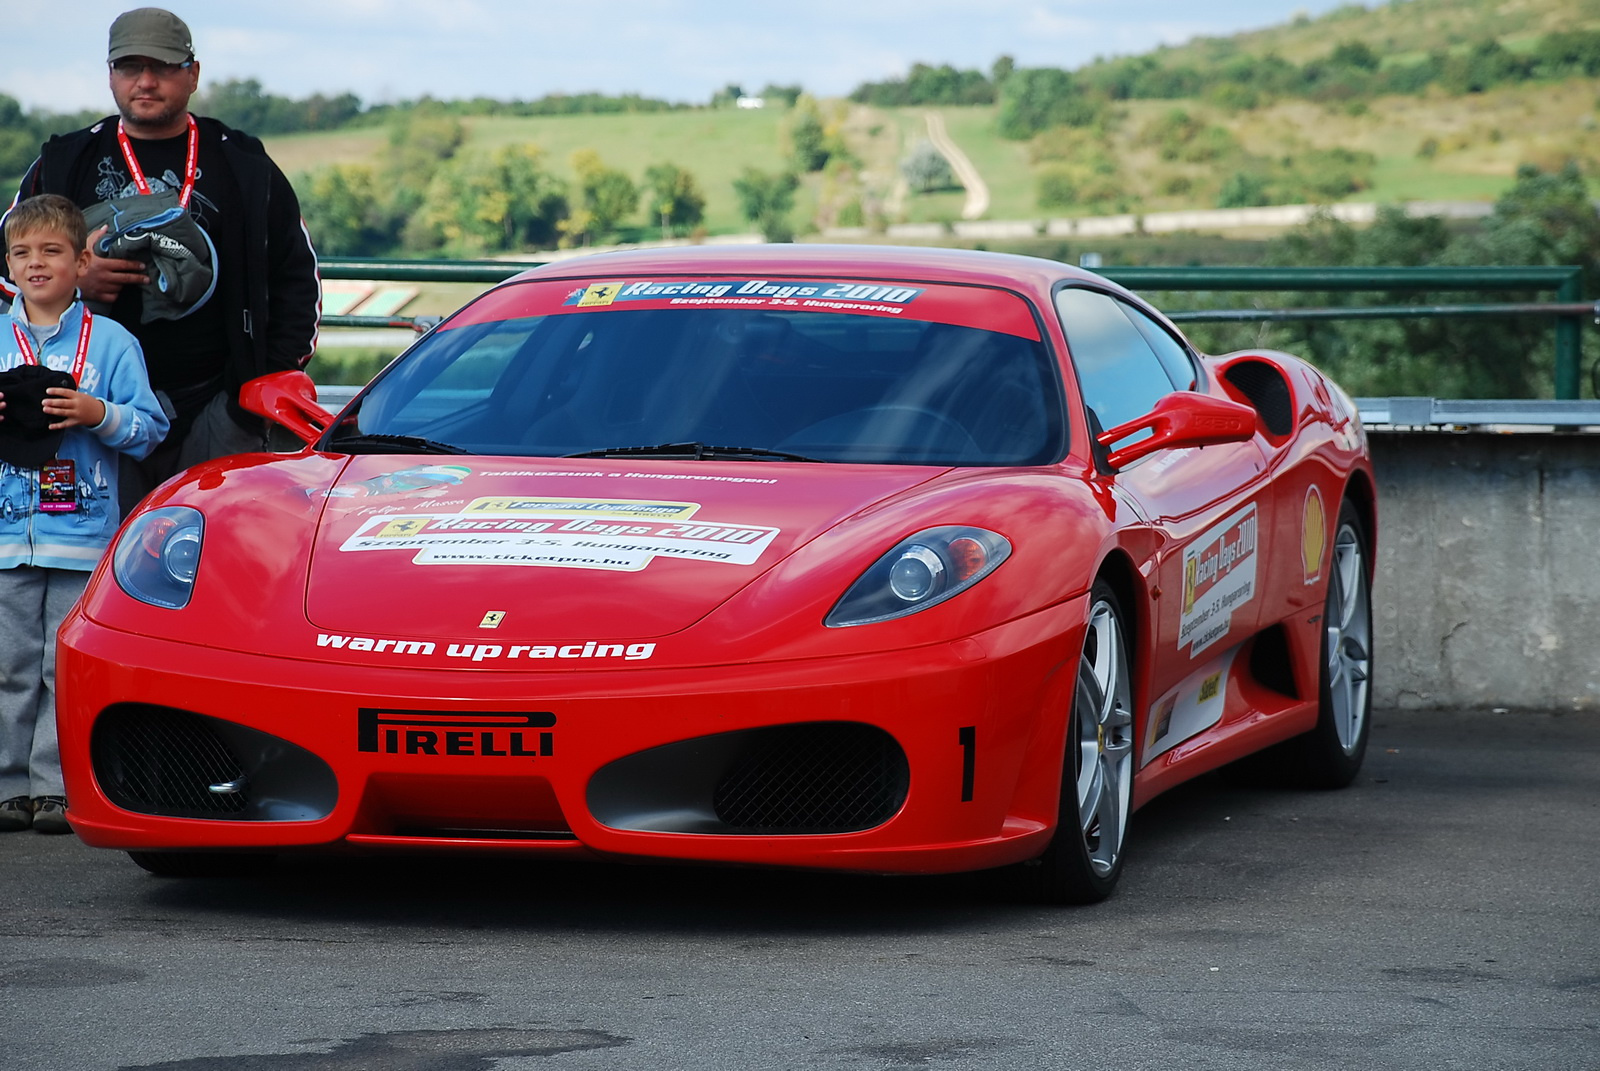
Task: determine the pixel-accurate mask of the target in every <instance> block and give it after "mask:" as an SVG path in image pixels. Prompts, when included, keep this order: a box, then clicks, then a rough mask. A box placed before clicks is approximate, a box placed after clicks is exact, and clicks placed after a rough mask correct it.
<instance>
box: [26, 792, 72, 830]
mask: <svg viewBox="0 0 1600 1071" xmlns="http://www.w3.org/2000/svg"><path fill="white" fill-rule="evenodd" d="M33 831H34V832H35V833H71V832H72V827H71V826H69V825H67V798H66V797H65V796H35V797H34V798H33Z"/></svg>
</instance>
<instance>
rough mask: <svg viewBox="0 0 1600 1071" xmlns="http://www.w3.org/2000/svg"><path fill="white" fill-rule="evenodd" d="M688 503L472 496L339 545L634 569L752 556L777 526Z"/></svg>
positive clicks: (436, 556)
mask: <svg viewBox="0 0 1600 1071" xmlns="http://www.w3.org/2000/svg"><path fill="white" fill-rule="evenodd" d="M699 508H700V506H699V504H697V503H693V502H648V501H635V500H613V501H601V500H595V499H577V498H516V497H499V498H480V499H476V500H474V501H473V502H471V503H470V504H468V505H467V506H466V508H465V509H463V510H462V512H460V513H414V514H406V515H401V514H390V515H387V516H378V517H371V518H368V519H367V520H365V521H363V522H362V524H361V526H360V527H359V528H358V529H356V531H355V532H354V533H353V534H352V535H351V536H350V537H349V538H348V539H346V540H345V541H344V543H343V545H341V546H340V548H339V549H340V550H341V551H346V552H367V551H380V552H381V551H390V552H393V551H411V552H413V553H414V556H413V557H412V559H411V560H412V562H413V563H414V564H417V565H532V566H546V567H554V568H561V569H599V570H605V571H613V572H637V571H638V570H640V569H643V568H645V567H646V566H647V565H649V564H650V563H651V562H652V561H654V560H655V559H656V558H657V557H667V558H684V559H688V560H691V561H706V562H717V563H721V564H725V565H754V564H755V562H756V561H757V559H759V558H760V557H761V554H762V552H763V551H765V550H766V549H767V547H768V546H770V545H771V543H772V541H773V539H774V538H776V537H777V535H778V532H779V529H777V528H771V527H768V526H766V525H754V524H740V523H734V522H714V521H713V522H708V521H704V520H697V521H695V522H693V523H689V521H688V519H689V518H690V517H693V516H694V514H695V513H696V512H697V511H698V510H699Z"/></svg>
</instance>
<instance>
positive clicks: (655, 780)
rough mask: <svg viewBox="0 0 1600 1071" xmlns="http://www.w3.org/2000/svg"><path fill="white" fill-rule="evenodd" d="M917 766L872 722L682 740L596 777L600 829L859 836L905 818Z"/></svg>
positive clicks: (593, 791)
mask: <svg viewBox="0 0 1600 1071" xmlns="http://www.w3.org/2000/svg"><path fill="white" fill-rule="evenodd" d="M910 791H911V767H910V765H909V763H907V762H906V754H905V751H904V750H902V749H901V747H900V745H899V743H898V742H896V740H895V738H894V737H892V736H890V735H889V734H888V733H886V732H884V731H883V730H882V729H880V728H878V727H877V726H873V725H863V724H861V723H859V722H844V721H823V722H806V723H802V724H798V725H770V726H764V727H761V728H757V729H739V730H735V731H733V732H727V733H716V734H714V735H711V736H697V737H692V738H690V739H688V740H678V741H675V742H673V743H671V744H663V745H661V746H660V747H654V748H650V749H649V750H646V751H640V752H636V753H634V754H632V755H628V756H625V757H623V758H620V759H617V760H616V761H615V762H611V763H609V764H607V765H605V766H603V767H601V768H600V769H599V770H598V771H596V772H595V775H594V777H593V778H591V779H590V781H589V790H588V802H589V810H590V813H592V814H593V815H594V817H595V819H596V820H597V821H599V822H600V823H601V824H602V825H607V826H610V827H611V828H613V829H628V830H638V831H640V832H651V833H707V834H713V835H720V836H807V835H815V834H828V833H859V832H861V831H863V830H867V829H874V828H876V827H878V826H881V825H883V824H884V823H885V822H887V821H889V820H890V819H891V818H893V817H894V816H895V815H897V814H899V813H900V808H901V807H903V806H904V805H905V802H906V796H907V794H908V793H909V792H910Z"/></svg>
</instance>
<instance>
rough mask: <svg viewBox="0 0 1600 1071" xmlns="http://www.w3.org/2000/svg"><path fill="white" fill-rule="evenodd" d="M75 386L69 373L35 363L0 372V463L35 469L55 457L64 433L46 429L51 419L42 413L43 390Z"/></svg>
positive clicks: (64, 431)
mask: <svg viewBox="0 0 1600 1071" xmlns="http://www.w3.org/2000/svg"><path fill="white" fill-rule="evenodd" d="M77 386H78V383H77V380H75V379H73V378H72V374H71V373H70V372H59V371H57V370H56V369H54V368H46V367H44V366H43V365H38V364H22V365H18V366H17V367H15V368H11V369H7V370H6V371H4V372H0V394H4V395H5V398H6V413H5V416H6V418H5V419H4V420H0V461H9V462H10V463H11V464H13V465H17V466H19V467H22V468H30V469H36V468H38V467H39V466H40V465H43V464H44V463H45V462H46V461H49V460H50V459H51V458H53V457H55V456H56V448H57V447H58V446H60V445H61V437H62V436H63V435H65V434H66V430H65V429H59V430H56V431H51V430H50V423H51V421H53V420H55V417H52V416H50V415H49V414H47V413H46V412H45V411H44V408H43V406H44V400H45V391H46V390H48V389H49V388H51V387H71V388H73V389H76V388H77Z"/></svg>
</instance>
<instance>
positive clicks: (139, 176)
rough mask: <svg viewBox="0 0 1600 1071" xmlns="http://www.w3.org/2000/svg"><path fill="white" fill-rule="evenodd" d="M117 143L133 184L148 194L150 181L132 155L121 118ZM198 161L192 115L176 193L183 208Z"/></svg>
mask: <svg viewBox="0 0 1600 1071" xmlns="http://www.w3.org/2000/svg"><path fill="white" fill-rule="evenodd" d="M117 144H118V145H121V146H122V158H123V160H125V161H127V164H128V174H130V175H132V176H133V184H134V185H135V186H137V187H139V192H140V193H142V194H148V193H149V192H150V183H148V182H146V181H145V177H144V168H142V167H140V166H139V160H138V157H136V156H134V155H133V142H131V141H129V140H128V132H127V131H126V130H124V129H123V128H122V120H121V119H118V120H117ZM199 163H200V128H199V127H198V126H197V125H196V124H195V121H194V116H192V115H191V116H189V154H188V158H187V159H185V160H184V162H183V191H182V192H181V193H179V194H178V203H179V204H180V205H182V206H183V207H185V208H188V207H189V195H190V194H192V193H194V176H195V171H196V169H197V168H198V166H199Z"/></svg>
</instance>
